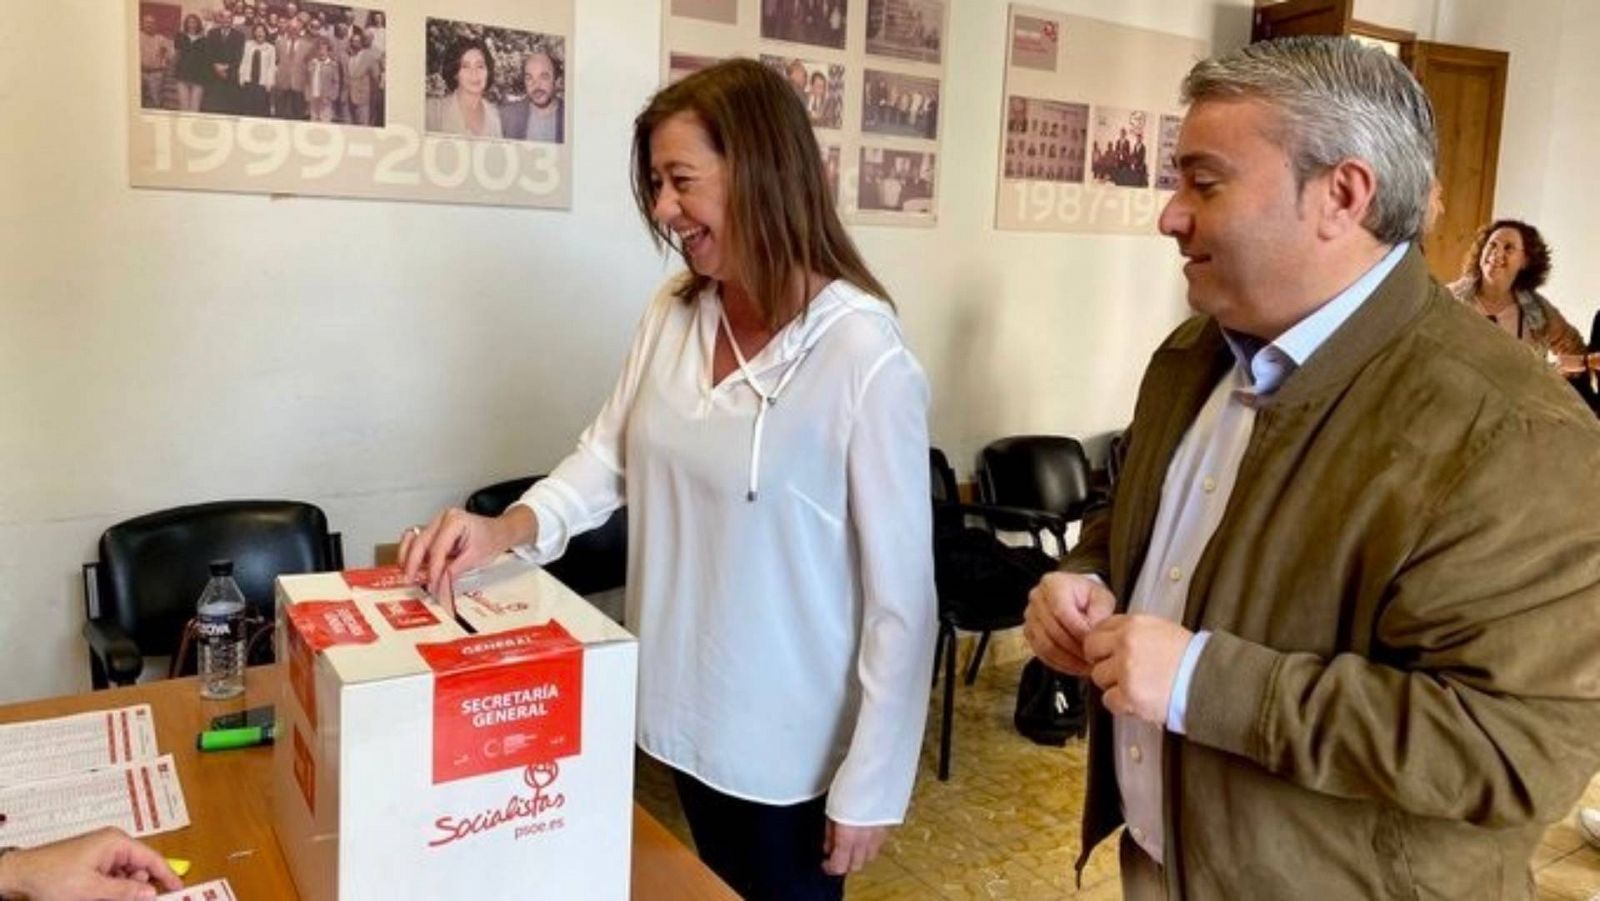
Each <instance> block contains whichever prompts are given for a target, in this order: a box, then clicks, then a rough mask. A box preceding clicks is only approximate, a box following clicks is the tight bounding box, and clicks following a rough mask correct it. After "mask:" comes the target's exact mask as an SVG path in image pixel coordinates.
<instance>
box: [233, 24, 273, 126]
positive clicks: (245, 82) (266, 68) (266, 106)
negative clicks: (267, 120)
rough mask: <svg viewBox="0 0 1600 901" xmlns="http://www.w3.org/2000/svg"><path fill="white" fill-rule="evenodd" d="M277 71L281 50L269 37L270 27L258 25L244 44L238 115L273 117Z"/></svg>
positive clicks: (240, 69) (240, 60)
mask: <svg viewBox="0 0 1600 901" xmlns="http://www.w3.org/2000/svg"><path fill="white" fill-rule="evenodd" d="M277 71H278V48H277V47H276V46H275V45H274V44H273V43H272V41H271V40H270V39H268V37H267V26H266V25H264V24H259V23H258V24H256V25H255V26H254V27H252V28H251V29H250V40H248V41H245V42H244V56H242V57H240V59H239V112H240V114H241V115H245V116H270V115H272V102H271V99H270V98H271V94H270V91H271V87H272V83H273V79H274V78H276V73H277Z"/></svg>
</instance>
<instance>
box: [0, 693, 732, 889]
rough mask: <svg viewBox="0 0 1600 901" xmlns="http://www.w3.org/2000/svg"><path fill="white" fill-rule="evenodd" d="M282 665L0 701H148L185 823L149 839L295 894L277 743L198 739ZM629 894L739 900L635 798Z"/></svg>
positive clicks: (200, 873)
mask: <svg viewBox="0 0 1600 901" xmlns="http://www.w3.org/2000/svg"><path fill="white" fill-rule="evenodd" d="M280 681H281V674H280V673H279V671H278V667H277V666H263V667H255V668H252V669H251V670H249V672H248V675H247V678H246V680H245V693H244V696H243V697H242V698H235V699H233V700H230V701H203V700H201V698H200V689H199V686H198V685H197V684H196V682H195V680H194V679H192V678H190V679H172V680H168V681H165V682H153V683H150V684H147V685H136V686H133V687H130V688H117V689H112V690H110V691H99V692H93V693H90V694H81V695H71V696H68V697H64V698H51V699H49V700H44V701H30V702H27V703H24V704H10V705H7V706H3V707H0V723H14V722H18V721H21V720H34V719H44V718H47V717H54V716H64V715H66V714H69V713H84V712H87V711H91V710H102V709H105V708H109V707H122V706H126V705H128V704H149V705H150V706H151V709H152V710H153V711H154V713H155V721H156V737H157V740H158V741H159V742H160V746H161V751H162V753H167V754H171V755H172V756H173V758H174V759H175V760H176V761H177V764H178V776H179V778H180V779H181V780H182V782H183V795H184V800H185V801H186V802H187V803H188V805H189V822H190V826H189V827H188V828H187V829H180V830H178V831H176V832H168V833H165V834H162V835H155V836H151V837H150V838H149V839H148V842H149V843H150V845H152V846H153V847H155V848H156V850H158V851H161V852H162V853H163V854H166V855H167V856H169V857H181V858H184V859H186V860H190V861H193V863H194V869H193V870H191V871H190V872H189V875H188V876H187V877H186V878H185V880H184V881H185V882H187V883H190V884H193V883H199V882H204V881H206V880H208V879H217V878H221V877H226V878H227V879H228V881H229V882H231V883H232V884H233V888H234V890H235V891H236V892H238V894H239V897H240V898H241V899H242V901H279V899H293V898H297V897H298V894H297V893H296V892H295V888H294V881H293V879H291V878H290V876H289V869H288V866H287V865H286V864H285V863H284V859H283V852H282V850H281V849H280V848H279V847H278V840H277V837H276V836H275V835H274V834H273V831H272V795H271V792H272V749H271V748H270V747H261V748H250V749H248V750H241V751H226V752H221V753H215V754H201V753H200V752H199V751H197V750H195V746H194V741H195V736H196V735H197V734H199V732H200V730H201V729H203V728H205V727H206V726H207V725H209V724H210V722H211V718H212V717H213V716H217V715H219V714H223V713H232V712H235V711H239V710H243V709H245V708H247V707H258V706H263V705H266V704H272V703H274V702H275V701H277V699H278V686H279V683H280ZM632 884H633V897H634V898H636V899H649V901H680V899H681V901H698V899H736V898H737V897H738V896H737V895H735V894H734V893H733V892H732V890H730V889H729V888H728V887H727V886H726V885H725V884H724V883H723V882H722V881H721V880H720V879H718V878H717V877H716V875H715V874H713V873H712V872H711V871H710V870H708V869H706V867H705V865H704V864H702V863H701V862H700V860H699V858H697V857H695V856H694V853H693V852H691V851H690V850H689V849H688V848H685V847H684V846H683V844H682V843H681V842H679V841H678V840H677V838H675V837H674V836H673V835H672V833H670V832H668V831H667V830H666V828H665V827H663V826H662V825H661V824H660V823H659V822H657V821H656V819H655V817H652V816H651V815H650V814H648V813H646V812H645V810H644V808H642V807H640V806H639V805H638V804H635V805H634V806H633V883H632Z"/></svg>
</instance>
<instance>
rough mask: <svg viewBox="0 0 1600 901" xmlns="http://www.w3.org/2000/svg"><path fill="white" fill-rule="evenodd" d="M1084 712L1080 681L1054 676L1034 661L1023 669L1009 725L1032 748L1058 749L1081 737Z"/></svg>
mask: <svg viewBox="0 0 1600 901" xmlns="http://www.w3.org/2000/svg"><path fill="white" fill-rule="evenodd" d="M1085 709H1086V706H1085V704H1084V699H1083V683H1082V681H1081V680H1079V679H1077V678H1076V677H1074V676H1068V675H1066V674H1064V673H1058V672H1056V671H1055V670H1053V669H1051V668H1050V667H1048V666H1045V665H1044V664H1043V663H1041V662H1040V661H1039V658H1037V657H1035V658H1033V659H1032V660H1029V661H1028V662H1027V663H1026V664H1024V665H1023V667H1022V679H1021V680H1020V681H1019V682H1018V683H1017V709H1016V712H1015V713H1013V714H1012V716H1011V722H1012V724H1013V725H1015V726H1016V727H1017V731H1018V732H1021V733H1022V734H1023V735H1026V736H1027V737H1028V738H1030V739H1032V740H1033V742H1034V744H1040V745H1054V746H1055V747H1058V748H1059V747H1061V746H1062V745H1064V744H1066V743H1067V739H1069V738H1076V737H1077V736H1080V735H1082V734H1083V729H1084V719H1085V717H1084V711H1085Z"/></svg>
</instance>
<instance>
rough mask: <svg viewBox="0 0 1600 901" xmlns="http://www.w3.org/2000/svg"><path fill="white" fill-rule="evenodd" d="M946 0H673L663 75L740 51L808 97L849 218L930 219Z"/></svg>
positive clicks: (934, 212) (935, 206)
mask: <svg viewBox="0 0 1600 901" xmlns="http://www.w3.org/2000/svg"><path fill="white" fill-rule="evenodd" d="M949 7H950V3H949V0H670V2H667V3H664V4H663V7H662V42H661V45H662V51H661V56H662V59H661V81H662V84H672V83H675V82H677V81H678V80H679V79H681V78H684V77H686V76H687V75H689V74H690V73H692V72H697V71H699V70H701V69H704V68H705V67H707V66H709V65H712V64H714V63H717V62H720V61H722V60H724V59H728V58H730V57H735V56H741V57H746V58H749V59H755V60H759V61H760V62H761V63H762V64H763V65H765V66H767V67H769V68H771V69H772V70H773V71H775V72H777V73H779V74H780V75H782V76H784V78H786V79H788V81H789V83H790V84H791V85H792V86H793V87H794V90H795V95H796V96H797V97H799V99H800V102H801V103H802V104H804V105H805V108H806V115H807V117H808V118H809V119H810V121H811V125H812V127H813V129H814V130H815V134H816V138H817V144H818V151H819V153H820V154H821V157H822V166H823V170H824V173H825V175H826V177H827V181H828V185H829V187H830V189H831V190H832V192H833V195H834V202H835V203H836V204H837V205H838V208H839V213H840V216H841V217H842V218H843V219H844V220H845V221H846V222H848V223H851V224H858V225H909V226H931V225H933V224H934V223H935V222H936V220H937V218H938V211H939V202H938V190H937V185H938V179H937V178H936V175H937V170H938V166H937V161H938V159H939V157H940V152H939V151H940V134H941V124H940V121H939V119H940V115H939V113H940V110H941V108H942V106H943V103H944V96H943V88H944V84H945V53H944V36H945V28H946V27H947V22H948V20H949Z"/></svg>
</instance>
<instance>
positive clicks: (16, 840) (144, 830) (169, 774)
mask: <svg viewBox="0 0 1600 901" xmlns="http://www.w3.org/2000/svg"><path fill="white" fill-rule="evenodd" d="M0 814H4V816H5V819H4V820H3V821H0V847H5V846H7V845H15V846H17V847H19V848H30V847H33V846H34V845H42V844H45V843H46V842H53V841H56V840H57V839H63V838H71V837H73V836H75V835H82V834H83V833H85V832H92V831H94V830H95V829H99V828H100V827H102V826H116V827H119V828H120V829H122V830H123V831H124V832H127V833H128V834H129V835H133V836H145V835H155V834H156V833H158V832H170V831H172V830H174V829H182V828H183V827H185V826H187V825H189V808H188V807H187V806H186V805H185V804H184V801H183V787H182V786H181V785H179V784H178V767H177V765H176V764H174V763H173V760H172V755H171V754H167V755H164V756H162V757H158V758H156V759H155V760H144V761H137V762H134V763H124V764H118V765H116V766H112V767H107V768H105V769H99V770H92V771H89V772H85V773H75V774H73V775H70V776H60V777H57V778H54V779H40V780H37V781H34V782H27V783H24V784H22V785H13V786H7V787H4V788H0Z"/></svg>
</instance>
